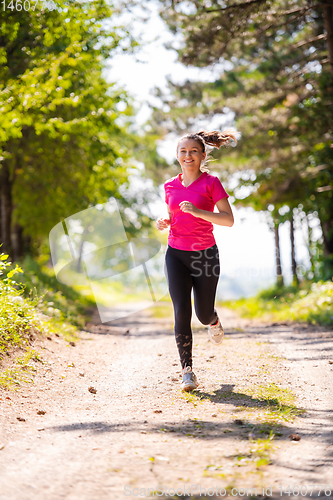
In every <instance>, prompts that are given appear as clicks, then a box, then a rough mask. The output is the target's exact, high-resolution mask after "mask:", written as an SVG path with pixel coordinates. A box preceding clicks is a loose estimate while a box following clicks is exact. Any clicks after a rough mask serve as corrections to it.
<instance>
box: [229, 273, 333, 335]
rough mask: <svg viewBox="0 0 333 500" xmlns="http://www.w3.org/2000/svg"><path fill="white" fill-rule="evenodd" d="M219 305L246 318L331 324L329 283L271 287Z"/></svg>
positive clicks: (332, 302) (332, 303)
mask: <svg viewBox="0 0 333 500" xmlns="http://www.w3.org/2000/svg"><path fill="white" fill-rule="evenodd" d="M222 305H223V306H225V307H230V308H231V309H234V310H236V311H237V312H239V313H240V314H241V315H242V316H244V317H248V318H256V317H259V318H262V319H263V320H267V321H280V322H286V321H297V322H304V323H310V324H320V325H333V282H332V281H319V282H317V283H309V282H307V283H304V284H303V285H302V288H296V287H294V286H289V287H276V286H275V287H272V288H269V289H267V290H264V291H262V292H260V293H259V294H258V295H256V296H255V297H250V298H248V299H244V298H243V299H239V300H233V301H227V302H223V304H222Z"/></svg>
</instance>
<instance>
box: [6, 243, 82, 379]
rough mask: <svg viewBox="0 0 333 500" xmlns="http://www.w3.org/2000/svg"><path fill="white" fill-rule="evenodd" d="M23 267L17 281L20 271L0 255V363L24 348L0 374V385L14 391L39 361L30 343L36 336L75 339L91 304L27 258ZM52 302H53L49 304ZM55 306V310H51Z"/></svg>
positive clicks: (29, 377) (28, 376)
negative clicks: (51, 335)
mask: <svg viewBox="0 0 333 500" xmlns="http://www.w3.org/2000/svg"><path fill="white" fill-rule="evenodd" d="M22 267H23V268H26V269H27V270H26V271H25V272H24V275H23V277H22V278H21V279H20V282H17V281H15V280H14V279H13V277H14V276H15V275H16V274H17V273H22V272H23V270H22V268H21V267H20V266H18V265H17V264H16V265H15V267H14V266H13V265H12V264H11V262H9V261H8V255H6V254H4V253H2V254H0V276H1V278H0V362H1V361H3V358H4V355H5V354H6V353H8V354H9V353H10V352H11V351H15V350H17V349H23V351H24V354H23V356H20V357H18V358H17V360H16V366H11V367H9V368H7V369H6V370H4V371H2V372H1V373H0V385H2V386H3V387H5V388H13V387H15V386H18V385H20V384H21V383H27V382H30V381H31V380H32V379H31V376H30V375H31V372H32V371H33V370H34V368H33V365H31V363H30V361H31V360H32V359H34V360H35V361H41V359H40V357H39V354H38V352H36V351H35V350H33V349H31V347H30V343H31V341H32V340H33V339H34V338H35V336H36V335H43V334H50V333H53V334H57V335H62V336H63V337H64V338H65V339H66V340H75V339H76V338H77V335H76V333H77V328H78V327H82V326H83V325H84V323H85V320H86V319H87V317H84V316H83V314H84V313H85V314H86V313H87V307H88V306H89V305H92V302H91V301H90V300H89V299H87V298H85V297H83V296H81V295H80V294H79V293H78V292H75V291H74V290H72V289H71V288H69V287H66V286H65V285H61V284H59V283H58V282H57V281H56V279H55V278H54V277H52V276H51V273H48V272H47V271H46V269H42V268H41V267H40V266H38V264H36V263H34V262H33V261H32V260H31V259H29V258H27V259H26V260H25V261H24V262H23V263H22ZM50 299H52V301H50ZM51 305H52V306H55V307H51Z"/></svg>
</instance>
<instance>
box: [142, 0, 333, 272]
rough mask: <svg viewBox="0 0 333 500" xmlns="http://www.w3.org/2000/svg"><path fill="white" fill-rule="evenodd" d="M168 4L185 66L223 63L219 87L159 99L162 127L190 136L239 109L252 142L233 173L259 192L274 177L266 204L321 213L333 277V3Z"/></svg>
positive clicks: (237, 156)
mask: <svg viewBox="0 0 333 500" xmlns="http://www.w3.org/2000/svg"><path fill="white" fill-rule="evenodd" d="M161 4H162V6H163V7H162V9H161V16H162V17H163V19H165V21H166V22H167V24H168V26H169V27H170V29H171V30H172V31H173V32H174V33H179V34H182V36H183V43H182V46H181V47H180V48H179V45H178V48H177V50H178V53H179V60H180V61H181V62H183V63H184V64H186V65H194V66H199V67H212V66H213V65H215V71H216V70H217V69H218V68H220V77H219V78H217V79H216V81H214V82H212V83H206V82H193V81H192V82H190V81H187V82H185V83H184V84H175V83H173V82H171V81H170V82H169V87H170V90H171V96H170V95H163V94H162V93H161V92H160V91H157V92H156V94H157V95H158V96H159V97H160V98H161V100H162V101H163V102H164V104H167V105H168V106H169V108H170V111H169V112H168V113H163V112H162V111H161V109H157V108H155V109H154V115H153V122H152V123H153V124H154V126H155V127H156V129H157V130H160V131H163V132H164V133H167V132H170V131H171V130H177V131H179V132H183V131H184V130H186V129H193V126H194V125H195V124H196V123H197V122H198V120H199V119H204V118H206V119H207V118H208V119H209V118H213V117H216V115H220V116H221V119H222V118H223V117H226V116H227V113H230V110H231V111H233V113H234V119H235V120H236V124H237V128H238V130H240V131H241V133H242V140H241V141H240V142H239V145H238V147H237V148H235V150H234V151H232V152H231V154H230V155H228V158H227V159H223V169H228V170H229V173H232V172H235V171H237V170H241V169H242V170H246V171H247V172H250V173H251V174H253V177H254V179H253V181H252V185H253V186H254V187H255V188H256V189H257V190H258V189H259V187H260V182H261V181H262V182H263V183H264V184H265V182H266V181H265V177H266V178H269V179H270V181H271V184H272V186H273V191H272V192H271V193H265V192H264V190H262V191H261V195H262V196H263V197H264V198H265V197H267V198H268V197H271V196H273V195H274V196H275V202H276V203H278V204H280V198H279V196H280V197H281V199H282V198H283V199H284V202H285V203H287V204H288V205H289V206H290V207H291V208H293V207H294V206H295V199H296V198H297V203H298V204H301V205H302V206H303V207H304V209H305V211H306V213H317V214H318V217H319V219H320V221H321V226H322V230H323V245H324V250H325V255H326V264H325V265H326V268H325V270H324V276H325V277H329V276H331V275H332V270H333V198H332V194H333V193H332V188H331V186H332V184H333V149H332V147H331V145H332V139H333V114H332V105H333V102H332V96H333V72H332V54H333V52H332V23H331V15H332V1H331V0H329V1H325V2H319V1H311V0H297V1H296V0H248V1H245V2H236V1H231V2H223V1H221V0H190V1H189V2H186V5H185V3H184V2H182V1H181V0H170V1H168V0H167V1H165V0H161ZM177 43H178V44H179V37H178V39H177ZM221 121H222V120H221ZM195 126H197V125H195ZM222 155H223V152H222V153H221V154H220V155H219V154H217V155H216V156H217V157H218V158H219V159H222V158H223V156H222ZM216 168H217V165H216V164H215V169H216ZM315 172H316V175H315ZM242 183H243V181H242V180H241V178H240V185H241V184H242ZM293 186H297V196H296V197H295V191H294V189H293ZM287 197H288V199H287Z"/></svg>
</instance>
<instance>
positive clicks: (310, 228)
mask: <svg viewBox="0 0 333 500" xmlns="http://www.w3.org/2000/svg"><path fill="white" fill-rule="evenodd" d="M305 219H306V225H307V229H308V244H307V247H308V252H309V259H310V265H311V273H312V274H313V277H314V276H315V264H314V259H313V254H312V227H311V226H310V224H309V216H308V215H306V216H305Z"/></svg>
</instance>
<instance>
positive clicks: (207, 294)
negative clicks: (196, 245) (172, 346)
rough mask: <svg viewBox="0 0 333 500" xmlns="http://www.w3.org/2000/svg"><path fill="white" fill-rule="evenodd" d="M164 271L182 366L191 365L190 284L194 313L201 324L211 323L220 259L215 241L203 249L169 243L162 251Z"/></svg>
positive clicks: (214, 313) (213, 314)
mask: <svg viewBox="0 0 333 500" xmlns="http://www.w3.org/2000/svg"><path fill="white" fill-rule="evenodd" d="M164 269H165V274H166V276H167V280H168V287H169V292H170V296H171V300H172V303H173V308H174V315H175V337H176V343H177V347H178V351H179V357H180V362H181V365H182V368H185V366H191V367H192V329H191V318H192V304H191V290H192V288H193V294H194V307H195V312H196V315H197V317H198V319H199V321H201V323H203V324H204V325H209V324H211V323H214V322H215V321H216V319H217V313H216V310H215V308H214V303H215V295H216V288H217V283H218V280H219V276H220V259H219V251H218V248H217V245H216V244H215V245H213V246H212V247H210V248H206V249H205V250H196V251H192V250H178V249H177V248H172V247H170V246H169V245H168V248H167V251H166V253H165V268H164Z"/></svg>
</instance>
